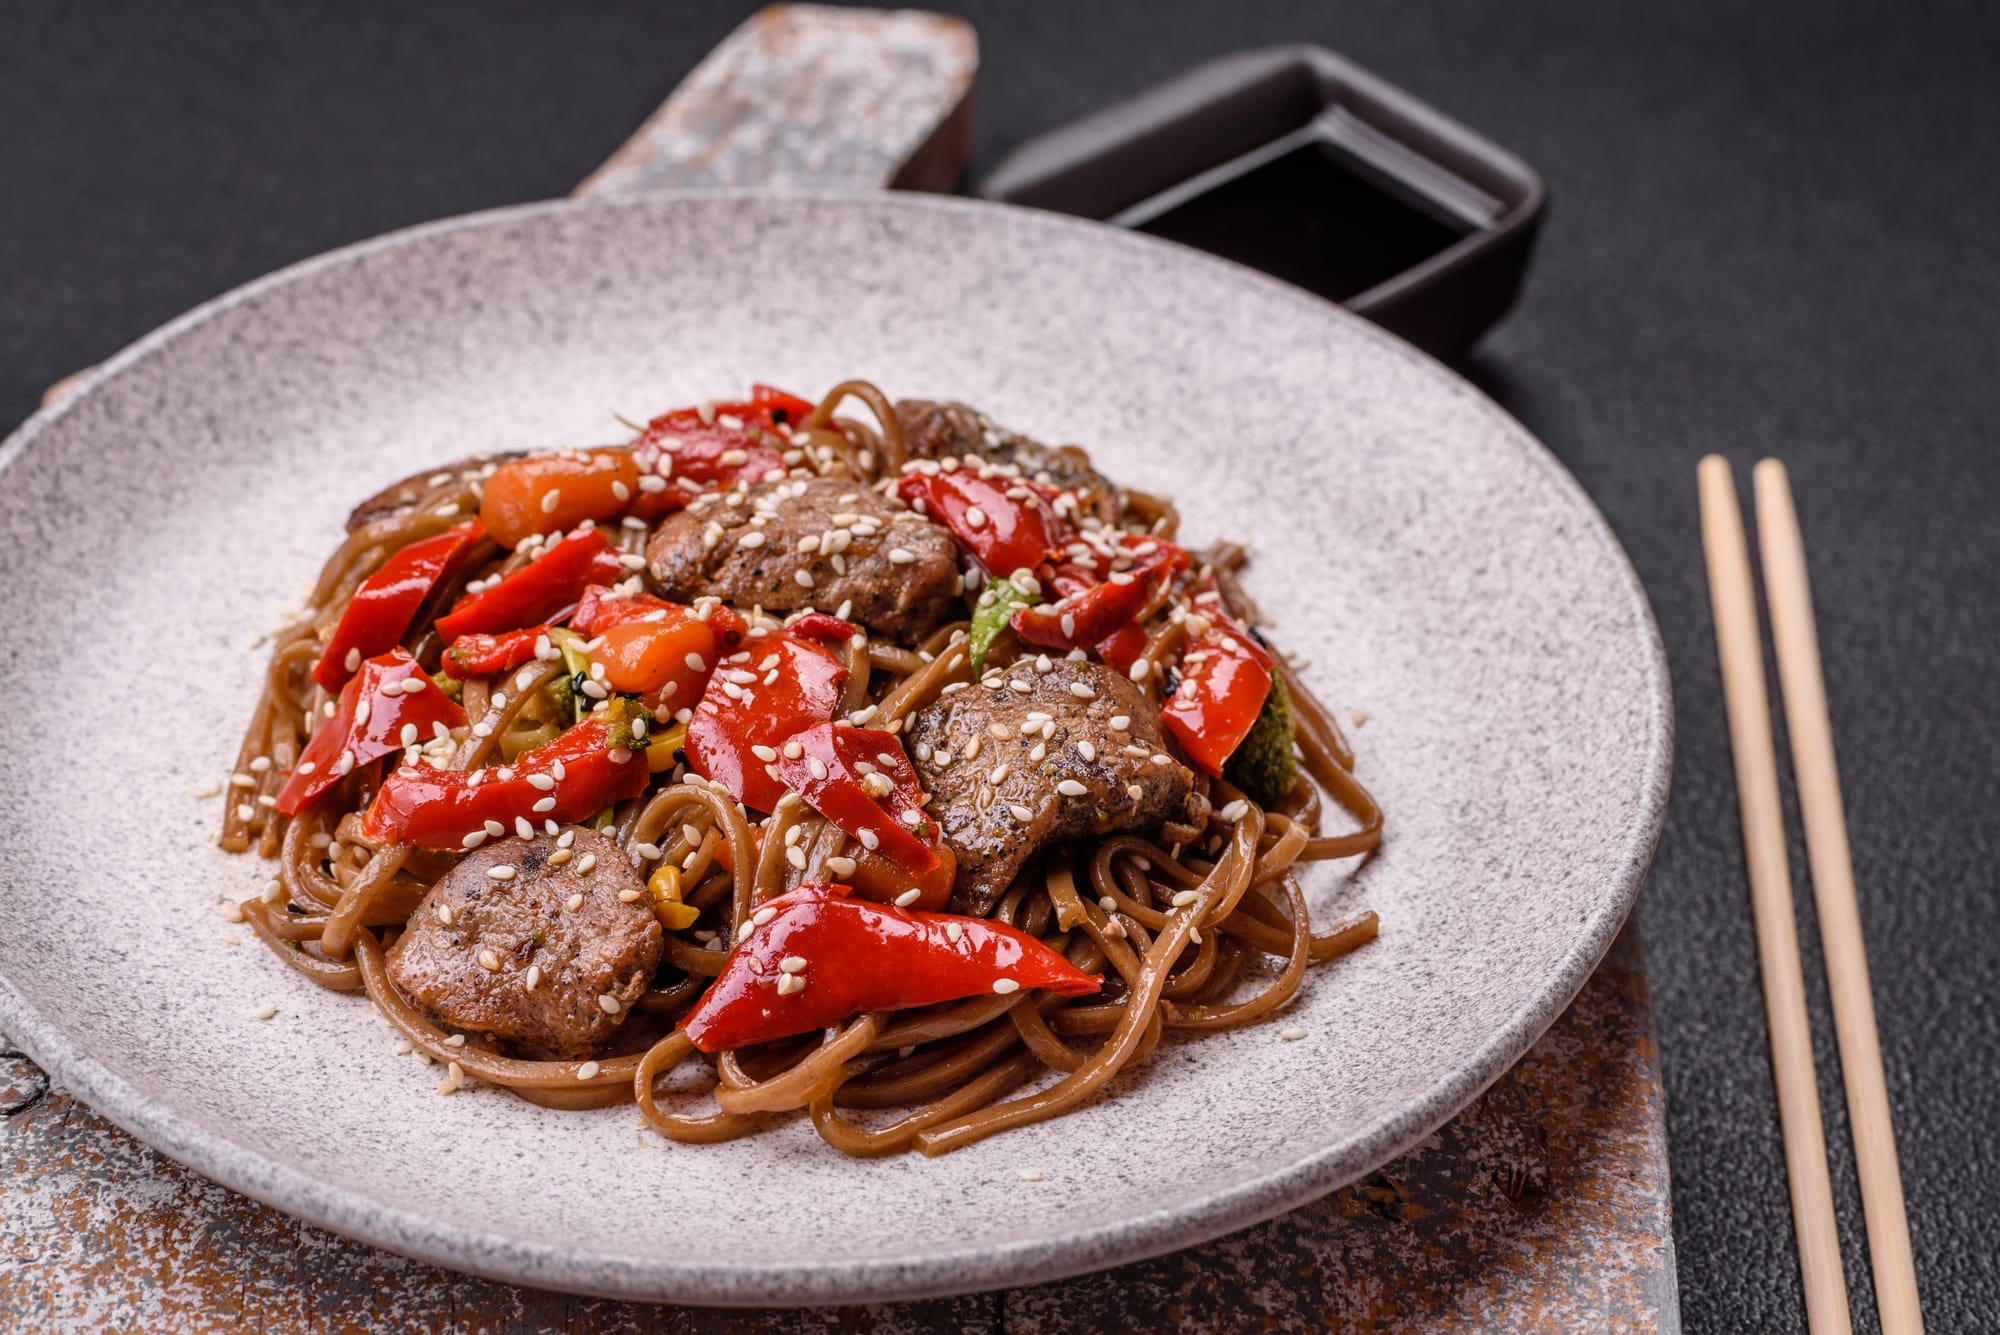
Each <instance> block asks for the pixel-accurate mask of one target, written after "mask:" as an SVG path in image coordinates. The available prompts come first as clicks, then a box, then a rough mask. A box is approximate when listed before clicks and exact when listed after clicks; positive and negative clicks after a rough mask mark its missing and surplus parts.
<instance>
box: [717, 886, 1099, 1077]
mask: <svg viewBox="0 0 2000 1335" xmlns="http://www.w3.org/2000/svg"><path fill="white" fill-rule="evenodd" d="M764 909H770V910H772V916H771V917H770V918H768V919H767V920H765V922H764V925H763V926H761V927H754V928H752V929H751V931H750V934H749V935H748V936H747V937H745V938H743V939H741V940H740V941H739V942H738V944H737V946H736V948H735V949H734V950H733V951H731V952H730V954H729V958H728V960H727V961H726V962H725V963H724V964H723V966H722V973H721V975H720V976H719V977H717V978H716V980H715V982H714V984H713V985H711V986H710V987H709V989H708V991H707V992H705V993H703V994H702V998H701V1000H700V1001H699V1002H697V1003H695V1008H694V1010H693V1011H691V1012H689V1014H688V1017H687V1018H686V1019H685V1020H683V1021H682V1022H681V1028H682V1029H684V1030H686V1031H687V1036H688V1037H689V1038H691V1039H693V1040H694V1045H695V1046H696V1047H698V1048H700V1049H701V1050H702V1051H703V1052H722V1051H725V1050H727V1049H730V1048H740V1047H743V1046H745V1045H747V1044H751V1043H767V1042H769V1041H771V1040H772V1039H777V1038H787V1037H789V1036H791V1035H793V1034H804V1033H809V1032H811V1031H813V1030H815V1029H824V1028H827V1027H828V1026H831V1025H836V1024H839V1023H841V1022H842V1021H844V1020H849V1019H852V1018H853V1017H854V1016H857V1015H862V1014H866V1013H867V1012H870V1011H888V1010H904V1009H907V1008H908V1007H911V1006H930V1005H934V1004H936V1003H938V1002H941V1001H956V1000H957V999H959V998H960V997H974V996H989V995H991V994H992V993H993V991H994V984H995V983H999V982H1002V981H1003V980H1011V981H1012V982H1013V983H1014V984H1015V985H1016V986H1017V987H1021V988H1041V989H1043V990H1044V991H1048V992H1056V993H1060V994H1061V995H1063V996H1066V997H1081V996H1088V995H1089V994H1091V993H1093V992H1095V991H1097V990H1098V989H1099V987H1101V986H1102V983H1101V982H1100V980H1098V979H1096V978H1093V977H1092V976H1091V975H1089V974H1087V973H1085V972H1083V971H1082V970H1081V969H1079V968H1077V967H1076V966H1075V965H1073V964H1071V963H1070V962H1069V961H1068V960H1066V959H1064V958H1063V957H1062V956H1061V955H1058V954H1057V953H1056V952H1055V951H1053V950H1050V949H1049V948H1048V947H1047V946H1045V945H1043V944H1042V943H1041V942H1040V941H1037V940H1036V939H1035V938H1034V937H1032V936H1029V935H1028V934H1027V933H1026V932H1022V931H1019V930H1017V929H1015V928H1013V927H1009V926H1007V925H1006V924H1005V923H998V922H993V921H990V920H988V919H986V918H967V917H961V916H959V915H957V914H953V913H928V912H924V911H921V910H910V909H898V908H891V907H889V906H887V905H883V904H876V903H871V902H869V901H868V900H864V899H857V898H855V897H853V895H852V894H851V893H850V892H849V890H848V888H847V887H846V886H844V885H826V884H821V883H816V882H815V883H808V884H806V885H802V886H800V887H799V888H798V889H796V890H793V891H791V892H790V893H788V894H783V895H780V896H778V897H777V898H776V899H773V900H771V901H769V902H768V903H767V904H765V905H764V906H763V909H759V910H758V912H759V914H760V915H761V914H762V913H763V910H764ZM794 955H795V956H797V957H799V958H800V959H803V960H804V961H805V962H806V963H805V967H804V968H803V969H800V970H798V971H796V972H792V973H788V972H786V971H785V969H784V968H783V961H784V960H785V959H786V958H787V957H789V956H794ZM785 978H795V979H797V980H798V982H796V983H786V984H785V985H784V986H785V989H786V990H785V991H784V992H780V991H779V990H778V987H779V981H780V980H781V979H785ZM800 984H803V986H800ZM1007 990H1008V991H1013V990H1014V989H1013V988H1009V989H1007Z"/></svg>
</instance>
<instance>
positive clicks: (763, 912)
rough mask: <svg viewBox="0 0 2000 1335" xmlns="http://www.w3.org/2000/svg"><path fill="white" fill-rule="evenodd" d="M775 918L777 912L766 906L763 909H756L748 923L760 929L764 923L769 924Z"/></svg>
mask: <svg viewBox="0 0 2000 1335" xmlns="http://www.w3.org/2000/svg"><path fill="white" fill-rule="evenodd" d="M777 916H778V911H777V910H776V909H774V908H772V907H771V906H770V905H769V904H766V905H765V906H764V907H763V908H761V909H758V910H757V911H756V912H755V913H753V914H751V915H750V922H751V924H752V925H753V926H756V927H762V926H764V925H765V924H766V923H768V922H770V921H771V919H773V918H775V917H777Z"/></svg>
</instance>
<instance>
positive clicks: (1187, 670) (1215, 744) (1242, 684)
mask: <svg viewBox="0 0 2000 1335" xmlns="http://www.w3.org/2000/svg"><path fill="white" fill-rule="evenodd" d="M1194 609H1195V610H1194V611H1193V612H1191V613H1190V615H1191V616H1198V617H1201V618H1203V619H1205V620H1206V621H1207V623H1208V624H1207V626H1206V627H1205V628H1204V629H1203V630H1202V632H1201V633H1200V634H1199V635H1190V636H1189V637H1188V643H1187V649H1186V651H1185V652H1184V653H1183V654H1182V655H1181V662H1180V673H1181V680H1180V685H1179V686H1177V687H1175V688H1174V693H1173V694H1172V695H1170V696H1169V697H1167V700H1166V703H1165V704H1164V705H1162V706H1161V709H1160V722H1161V723H1162V724H1164V725H1165V726H1166V729H1167V731H1169V732H1171V733H1172V734H1173V735H1174V740H1175V741H1177V742H1179V743H1180V746H1181V750H1182V751H1184V752H1186V753H1187V757H1188V759H1189V760H1192V761H1193V762H1194V763H1195V764H1196V765H1198V766H1200V767H1201V768H1202V769H1204V770H1206V771H1207V772H1208V773H1209V774H1210V775H1213V776H1216V777H1220V776H1221V774H1222V766H1223V762H1225V761H1226V760H1228V759H1229V757H1230V755H1231V753H1233V752H1234V751H1235V750H1236V748H1237V747H1239V746H1241V745H1242V744H1243V739H1244V738H1245V737H1248V736H1249V735H1250V729H1251V727H1252V726H1253V725H1254V724H1255V723H1256V722H1257V714H1258V711H1260V710H1262V709H1263V708H1264V697H1265V696H1267V695H1269V694H1270V693H1271V668H1272V662H1271V654H1270V651H1269V650H1267V649H1266V648H1264V646H1263V645H1261V644H1259V643H1257V641H1256V639H1255V637H1253V636H1252V635H1251V634H1250V632H1249V631H1247V630H1245V629H1244V628H1243V627H1241V626H1239V625H1237V624H1236V622H1235V621H1234V620H1232V619H1231V618H1230V617H1229V616H1228V615H1227V614H1226V613H1225V612H1223V610H1222V601H1221V599H1220V598H1219V597H1217V596H1215V588H1214V584H1213V582H1212V581H1211V582H1210V583H1209V585H1208V586H1207V587H1206V588H1205V589H1204V590H1203V591H1202V592H1200V593H1197V594H1196V596H1195V603H1194Z"/></svg>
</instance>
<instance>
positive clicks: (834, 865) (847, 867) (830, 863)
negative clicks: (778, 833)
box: [792, 826, 854, 877]
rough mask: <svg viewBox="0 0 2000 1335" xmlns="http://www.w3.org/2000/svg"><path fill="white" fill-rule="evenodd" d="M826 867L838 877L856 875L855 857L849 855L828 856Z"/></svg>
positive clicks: (795, 827)
mask: <svg viewBox="0 0 2000 1335" xmlns="http://www.w3.org/2000/svg"><path fill="white" fill-rule="evenodd" d="M792 828H794V829H797V828H798V827H797V826H793V827H792ZM826 869H827V870H828V871H830V872H832V873H833V874H834V875H835V876H837V877H846V876H852V875H854V859H853V858H848V857H831V858H828V859H827V860H826Z"/></svg>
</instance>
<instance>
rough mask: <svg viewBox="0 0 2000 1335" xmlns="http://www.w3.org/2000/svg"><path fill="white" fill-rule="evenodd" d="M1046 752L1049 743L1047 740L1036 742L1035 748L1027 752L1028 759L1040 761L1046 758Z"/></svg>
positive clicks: (1047, 751) (1047, 752)
mask: <svg viewBox="0 0 2000 1335" xmlns="http://www.w3.org/2000/svg"><path fill="white" fill-rule="evenodd" d="M1048 754H1049V744H1048V743H1047V742H1036V743H1035V749H1034V750H1032V751H1030V752H1028V759H1029V760H1032V761H1035V762H1036V763H1040V762H1041V761H1043V760H1045V759H1047V758H1048Z"/></svg>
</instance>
